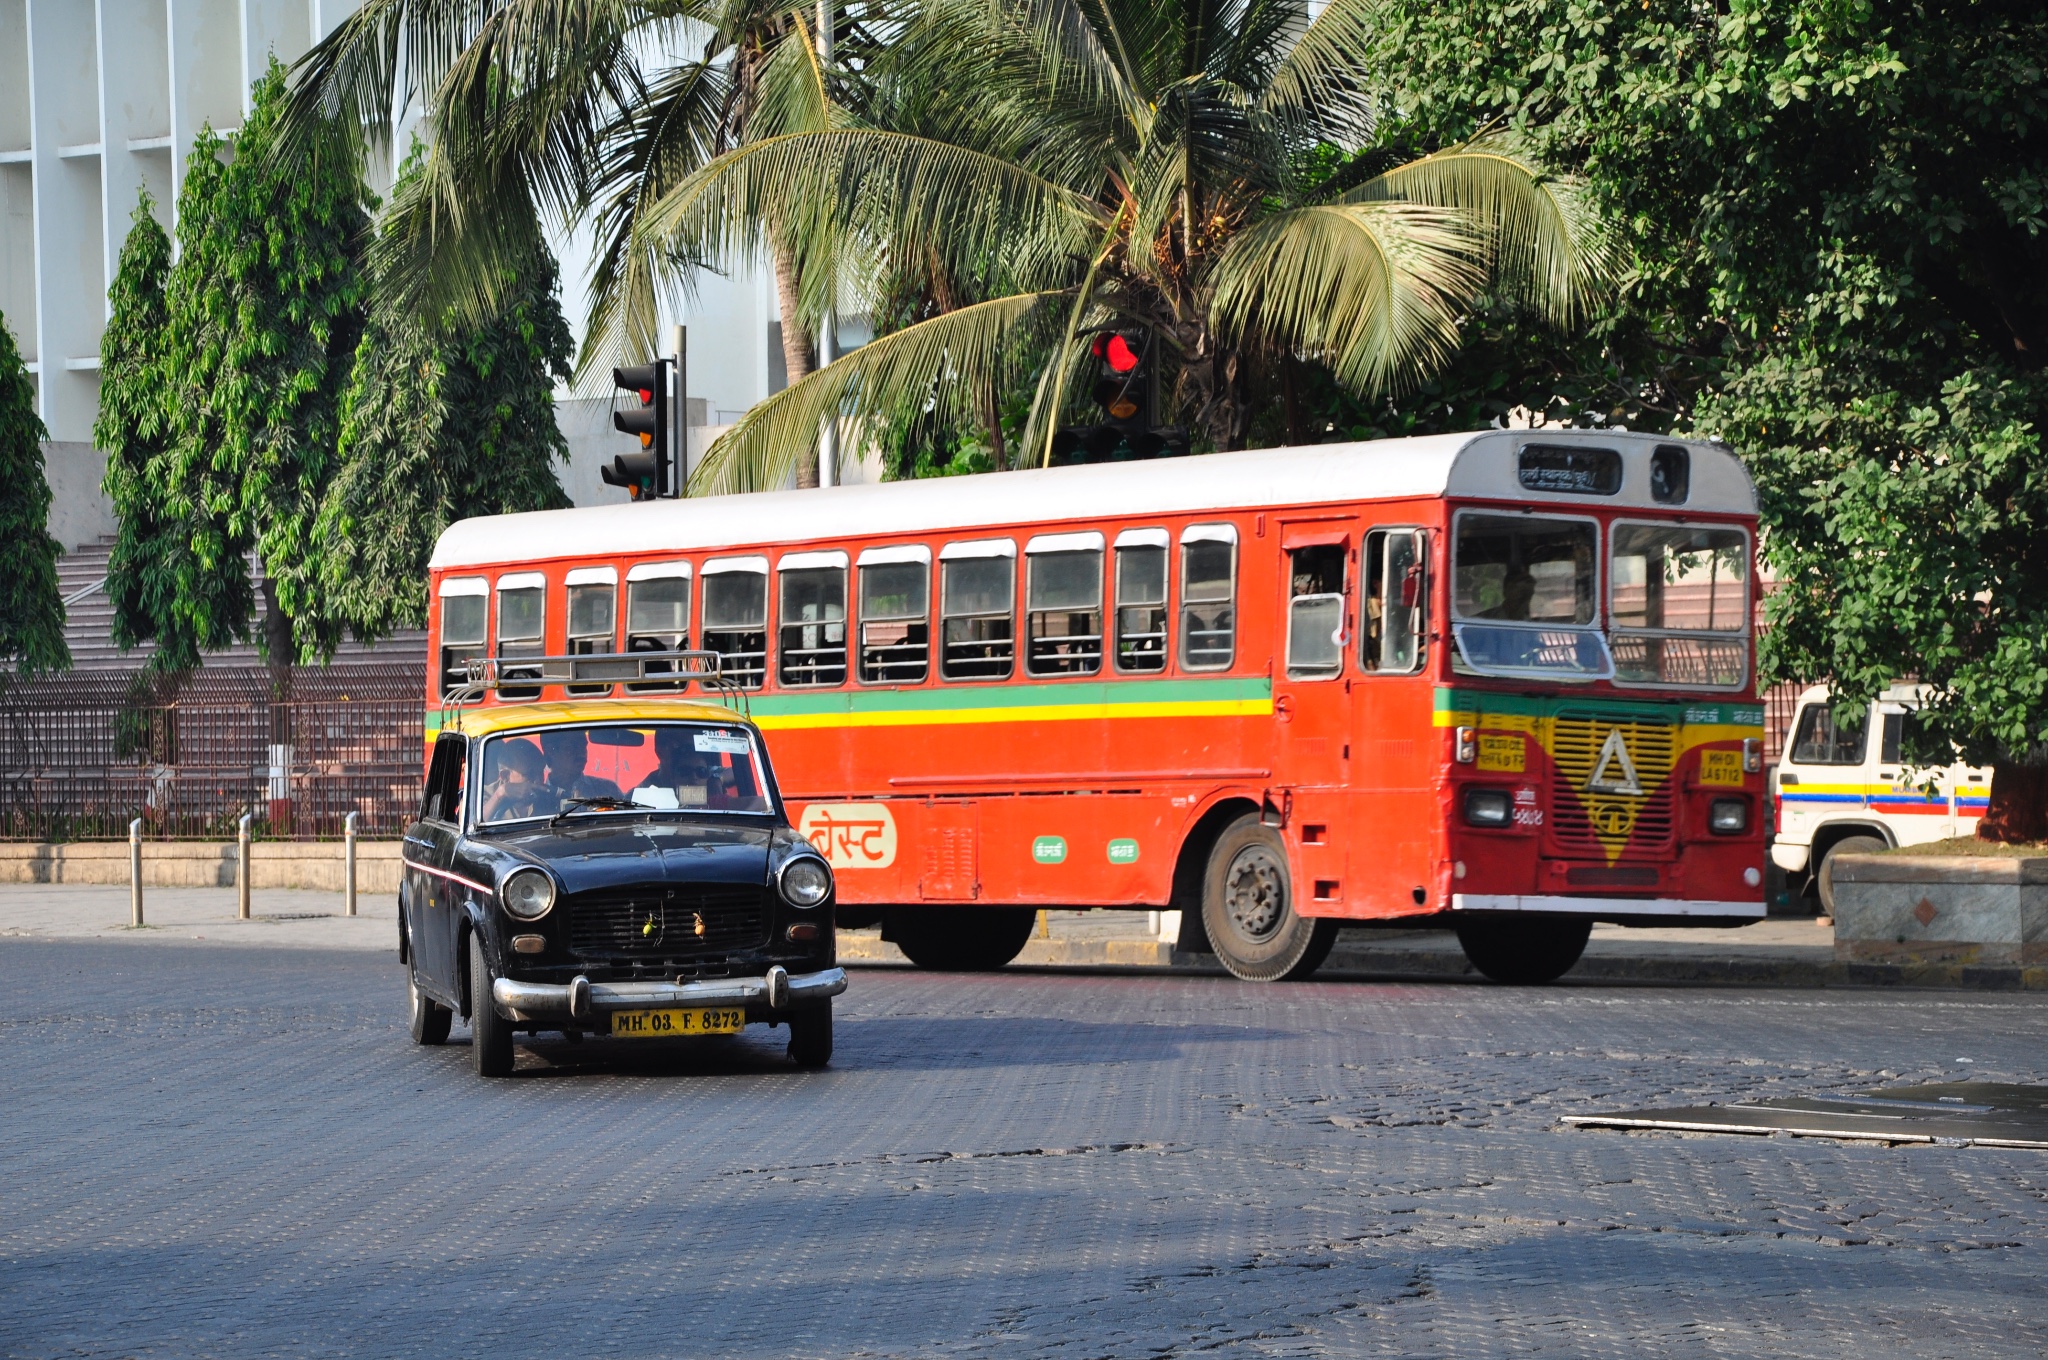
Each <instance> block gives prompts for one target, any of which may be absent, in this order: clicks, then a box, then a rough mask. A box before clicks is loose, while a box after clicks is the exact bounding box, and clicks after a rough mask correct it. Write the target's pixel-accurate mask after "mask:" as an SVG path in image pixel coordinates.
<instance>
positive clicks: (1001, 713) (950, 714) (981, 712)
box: [754, 699, 1273, 732]
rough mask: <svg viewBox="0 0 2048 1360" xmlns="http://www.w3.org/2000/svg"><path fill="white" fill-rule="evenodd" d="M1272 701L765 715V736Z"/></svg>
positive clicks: (1224, 714)
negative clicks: (833, 728)
mask: <svg viewBox="0 0 2048 1360" xmlns="http://www.w3.org/2000/svg"><path fill="white" fill-rule="evenodd" d="M1272 713H1273V701H1272V700H1270V699H1211V700H1202V701H1197V702H1180V703H1157V704H1033V705H1030V706H1028V707H1027V706H1020V707H1016V708H956V709H908V710H900V711H896V712H869V713H859V712H855V713H763V714H760V715H758V716H757V717H755V719H754V725H755V726H757V727H759V728H760V729H761V730H762V731H764V732H789V731H803V730H816V729H820V728H830V727H936V726H941V725H944V726H955V725H960V724H968V723H1018V722H1080V721H1089V720H1097V719H1102V718H1264V717H1270V716H1272Z"/></svg>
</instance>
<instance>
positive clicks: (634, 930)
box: [568, 884, 768, 960]
mask: <svg viewBox="0 0 2048 1360" xmlns="http://www.w3.org/2000/svg"><path fill="white" fill-rule="evenodd" d="M568 906H569V947H570V948H571V949H572V950H574V951H575V952H576V953H577V954H578V955H581V956H582V957H584V958H593V959H648V960H653V959H676V960H688V959H693V958H698V957H701V956H703V955H706V954H714V953H724V952H726V951H728V950H734V949H749V948H756V947H758V946H760V944H761V943H762V942H763V938H764V936H765V934H766V932H767V929H768V912H767V904H766V900H765V896H764V892H763V890H762V889H761V888H757V887H748V886H744V885H724V884H719V885H714V886H710V887H703V888H680V889H661V888H646V889H638V890H633V891H627V892H593V893H579V894H577V895H576V896H575V897H574V898H572V899H570V901H569V904H568Z"/></svg>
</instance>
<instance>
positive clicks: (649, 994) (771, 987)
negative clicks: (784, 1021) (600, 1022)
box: [491, 967, 846, 1020]
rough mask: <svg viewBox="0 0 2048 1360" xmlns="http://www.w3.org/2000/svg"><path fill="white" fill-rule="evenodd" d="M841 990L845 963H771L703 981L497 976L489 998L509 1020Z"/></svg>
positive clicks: (788, 1003) (823, 997) (757, 1003)
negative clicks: (755, 973)
mask: <svg viewBox="0 0 2048 1360" xmlns="http://www.w3.org/2000/svg"><path fill="white" fill-rule="evenodd" d="M845 990H846V970H845V969H844V968H827V969H825V970H824V971H822V972H817V973H796V974H791V973H788V972H785V971H784V970H783V969H781V968H779V967H775V968H770V969H769V970H768V971H767V972H766V973H765V974H763V975H762V976H760V977H736V978H709V979H706V980H704V981H702V982H652V981H650V982H592V981H591V980H590V979H589V978H586V977H578V978H574V979H572V980H571V981H569V982H565V983H551V982H519V981H516V980H515V979H512V978H498V979H496V980H495V981H493V982H492V983H491V1000H493V1001H495V1002H496V1003H497V1008H498V1011H499V1012H500V1013H501V1014H503V1015H504V1016H505V1017H506V1018H507V1019H510V1020H542V1019H548V1018H560V1017H563V1016H567V1017H568V1018H570V1019H572V1020H587V1019H590V1018H591V1017H593V1016H597V1015H604V1014H608V1013H609V1012H611V1011H619V1010H633V1009H638V1008H642V1007H654V1006H748V1007H759V1008H762V1009H766V1010H770V1011H786V1010H790V1009H792V1008H794V1007H797V1006H810V1005H816V1004H817V1003H818V1002H821V1001H829V1000H831V999H832V998H833V997H835V996H837V995H839V994H840V993H841V992H843V991H845Z"/></svg>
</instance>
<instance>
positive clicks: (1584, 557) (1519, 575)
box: [1451, 512, 1614, 680]
mask: <svg viewBox="0 0 2048 1360" xmlns="http://www.w3.org/2000/svg"><path fill="white" fill-rule="evenodd" d="M1599 538H1600V528H1599V525H1598V524H1596V523H1594V522H1593V521H1592V520H1581V519H1552V518H1545V517H1542V516H1538V515H1492V514H1483V513H1473V512H1464V513H1460V514H1459V516H1458V518H1457V529H1456V541H1455V544H1454V546H1453V549H1452V556H1451V571H1452V599H1451V611H1452V616H1453V618H1452V636H1453V637H1454V638H1455V639H1456V641H1457V644H1458V645H1457V650H1456V653H1455V660H1456V662H1457V664H1458V666H1459V668H1460V669H1463V670H1468V671H1475V672H1478V673H1479V674H1482V675H1538V676H1545V677H1550V678H1556V679H1579V680H1591V679H1596V678H1602V677H1605V676H1608V675H1611V674H1612V673H1613V669H1614V665H1613V661H1612V659H1611V658H1610V656H1609V655H1608V651H1607V641H1606V638H1605V637H1603V636H1602V634H1601V632H1600V629H1599V626H1598V617H1599V606H1600V549H1599Z"/></svg>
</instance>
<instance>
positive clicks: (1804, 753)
mask: <svg viewBox="0 0 2048 1360" xmlns="http://www.w3.org/2000/svg"><path fill="white" fill-rule="evenodd" d="M1869 736H1870V728H1869V725H1868V724H1867V723H1865V724H1860V725H1858V726H1856V727H1850V726H1848V725H1847V724H1844V723H1839V722H1837V721H1836V720H1835V715H1834V714H1833V713H1832V712H1830V711H1829V709H1828V706H1827V705H1826V704H1808V705H1807V706H1806V707H1805V708H1802V709H1801V710H1799V725H1798V727H1796V728H1795V729H1794V730H1793V734H1792V763H1793V764H1794V765H1861V764H1862V763H1863V747H1864V744H1865V742H1866V741H1867V740H1868V738H1869Z"/></svg>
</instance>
